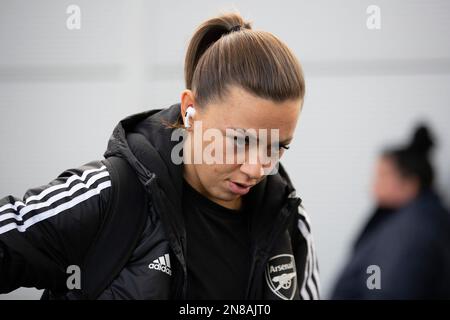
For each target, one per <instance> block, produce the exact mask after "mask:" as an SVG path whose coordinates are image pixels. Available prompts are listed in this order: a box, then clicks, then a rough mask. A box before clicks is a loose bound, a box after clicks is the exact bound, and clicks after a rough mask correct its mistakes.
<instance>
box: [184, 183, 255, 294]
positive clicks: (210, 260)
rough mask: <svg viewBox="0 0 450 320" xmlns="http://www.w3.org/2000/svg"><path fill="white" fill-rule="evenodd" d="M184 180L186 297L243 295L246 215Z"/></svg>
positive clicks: (246, 270)
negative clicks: (229, 207)
mask: <svg viewBox="0 0 450 320" xmlns="http://www.w3.org/2000/svg"><path fill="white" fill-rule="evenodd" d="M246 211H248V210H245V209H244V208H243V209H241V210H232V209H228V208H225V207H223V206H221V205H219V204H217V203H215V202H213V201H211V200H209V199H208V198H206V197H205V196H203V195H202V194H200V193H199V192H198V191H196V190H195V189H194V188H193V187H191V186H190V185H189V184H188V183H187V182H186V181H184V182H183V212H184V215H185V223H186V237H187V256H186V260H187V262H186V263H187V272H188V284H187V298H188V299H243V298H244V297H245V290H246V288H247V282H248V274H249V265H250V249H249V248H250V244H249V243H250V241H249V231H248V230H249V228H248V217H247V214H246Z"/></svg>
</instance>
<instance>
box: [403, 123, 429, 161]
mask: <svg viewBox="0 0 450 320" xmlns="http://www.w3.org/2000/svg"><path fill="white" fill-rule="evenodd" d="M434 144H435V143H434V139H433V136H432V134H431V133H430V130H429V129H428V128H427V126H425V125H423V124H421V125H419V126H418V127H417V128H416V130H415V132H414V135H413V138H412V141H411V144H410V145H409V148H408V149H409V150H410V151H412V152H415V153H419V154H422V155H428V154H429V152H430V151H431V149H432V148H433V146H434Z"/></svg>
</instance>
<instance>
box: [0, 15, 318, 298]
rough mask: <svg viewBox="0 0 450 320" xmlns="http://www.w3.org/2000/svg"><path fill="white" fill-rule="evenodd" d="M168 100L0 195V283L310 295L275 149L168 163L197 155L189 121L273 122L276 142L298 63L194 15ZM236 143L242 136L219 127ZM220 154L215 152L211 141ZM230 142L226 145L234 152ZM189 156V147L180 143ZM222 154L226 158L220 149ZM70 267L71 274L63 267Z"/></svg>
mask: <svg viewBox="0 0 450 320" xmlns="http://www.w3.org/2000/svg"><path fill="white" fill-rule="evenodd" d="M185 81H186V89H185V90H183V92H182V93H181V101H180V103H177V104H174V105H172V106H170V107H168V108H166V109H162V110H150V111H146V112H142V113H139V114H135V115H131V116H129V117H127V118H125V119H124V120H122V121H120V123H119V124H118V125H117V127H116V128H115V129H114V131H113V134H112V136H111V138H110V140H109V143H108V148H107V151H106V152H105V154H104V156H105V159H102V160H96V161H92V162H90V163H87V164H85V165H83V166H81V167H79V168H75V169H69V170H66V171H64V172H63V173H61V174H60V175H59V176H58V177H57V178H56V179H55V180H53V181H51V182H50V183H48V184H46V185H43V186H40V187H36V188H31V189H29V190H28V191H27V192H26V193H25V196H24V197H23V198H22V199H21V198H17V197H14V196H7V197H4V198H2V199H0V292H2V293H6V292H10V291H12V290H14V289H16V288H19V287H22V286H23V287H36V288H39V289H42V288H43V289H46V290H45V293H44V295H43V298H44V299H283V300H289V299H317V298H319V288H318V272H317V261H316V256H315V252H314V247H313V244H312V242H311V229H310V225H309V221H308V218H307V215H306V212H305V210H304V207H303V203H302V200H301V199H300V198H299V197H298V196H297V195H296V192H295V189H294V187H293V186H292V183H291V182H290V179H289V176H288V175H287V173H286V171H285V170H284V168H283V167H282V166H281V165H280V166H279V169H278V171H277V172H276V173H274V174H270V175H269V174H268V173H271V172H272V171H271V170H269V169H271V168H275V165H277V164H278V159H276V161H272V162H268V163H267V162H264V163H262V162H261V161H260V160H258V159H257V160H258V161H256V162H254V163H251V162H249V161H247V160H246V161H244V162H242V163H231V164H230V163H226V164H225V163H204V162H200V163H195V162H194V163H191V162H189V163H187V162H185V159H184V156H185V154H184V153H183V159H182V160H183V161H181V162H180V163H177V161H174V158H173V151H174V150H175V148H176V147H177V146H178V144H177V141H173V140H172V137H173V136H172V134H173V133H174V132H175V130H180V129H181V130H182V132H183V134H184V135H185V136H186V140H185V141H184V145H183V149H182V151H183V152H190V151H192V150H193V149H195V148H200V151H204V150H205V149H206V148H207V147H210V145H208V146H205V145H204V144H203V142H204V141H197V140H195V134H196V133H197V130H200V129H198V127H197V126H196V123H201V124H202V125H203V128H204V129H205V130H206V129H218V130H220V132H223V131H225V129H231V130H237V129H238V128H239V129H242V128H243V129H244V130H248V129H277V130H278V132H279V137H278V140H277V141H275V142H274V144H269V145H268V146H267V148H269V149H270V150H271V152H273V153H274V154H278V155H279V157H281V155H282V154H283V152H284V151H285V150H287V149H288V148H289V144H290V143H291V141H292V138H293V135H294V130H295V128H296V125H297V121H298V117H299V114H300V112H301V109H302V106H303V98H304V93H305V83H304V78H303V72H302V69H301V66H300V64H299V62H298V60H297V58H296V57H295V56H294V54H293V53H292V52H291V50H290V49H289V48H288V47H287V46H286V44H284V43H283V42H282V41H281V40H279V39H278V38H277V37H275V36H274V35H272V34H271V33H268V32H265V31H258V30H253V29H252V27H251V24H250V23H249V22H246V21H244V20H243V19H242V17H241V16H240V15H239V14H237V13H230V14H224V15H222V16H218V17H215V18H212V19H209V20H207V21H205V22H204V23H203V24H201V25H200V26H199V27H198V29H197V30H196V31H195V33H194V35H193V37H192V39H191V41H190V43H189V46H188V49H187V54H186V59H185ZM224 139H225V140H226V141H231V145H232V150H233V151H234V150H238V147H243V150H244V153H248V152H249V148H250V141H249V140H250V139H249V138H248V137H244V138H243V137H238V136H230V137H228V136H226V137H224ZM212 151H213V152H211V153H214V154H215V155H220V154H222V152H223V151H224V150H222V149H221V148H219V147H216V148H213V150H212ZM237 152H238V151H236V153H237ZM194 154H195V153H194ZM233 158H234V157H233ZM77 275H80V276H81V280H80V279H78V278H77V277H76V276H77Z"/></svg>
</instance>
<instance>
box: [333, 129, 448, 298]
mask: <svg viewBox="0 0 450 320" xmlns="http://www.w3.org/2000/svg"><path fill="white" fill-rule="evenodd" d="M433 145H434V141H433V138H432V136H431V134H430V132H429V130H428V129H427V127H426V126H423V125H421V126H419V127H418V128H417V129H416V131H415V133H414V136H413V138H412V141H411V142H410V143H409V144H408V145H406V146H404V147H401V148H394V149H388V150H386V151H385V152H383V154H382V155H381V157H380V158H379V160H378V163H377V167H376V173H375V179H374V182H373V197H374V199H375V202H376V209H375V210H374V213H373V215H372V216H371V218H370V219H369V221H368V223H367V224H366V226H365V227H364V228H363V231H362V232H361V234H360V235H359V237H358V238H357V241H356V243H355V245H354V248H353V253H352V254H351V257H350V259H349V261H348V263H347V265H346V266H345V268H344V269H343V272H342V274H341V276H340V278H339V279H338V281H337V284H336V286H335V288H334V292H333V293H332V298H333V299H449V298H450V215H449V213H448V211H447V209H446V208H444V206H443V204H442V202H441V199H440V197H439V195H438V194H437V192H436V191H435V188H434V187H433V176H434V172H433V167H432V165H431V161H430V152H431V149H432V148H433ZM376 272H378V273H379V274H378V275H375V273H376ZM374 276H379V279H378V280H375V278H373V277H374ZM370 277H372V278H371V279H369V278H370ZM372 280H373V281H372ZM376 281H378V284H377V283H376Z"/></svg>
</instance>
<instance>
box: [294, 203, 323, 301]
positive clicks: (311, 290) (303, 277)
mask: <svg viewBox="0 0 450 320" xmlns="http://www.w3.org/2000/svg"><path fill="white" fill-rule="evenodd" d="M296 223H297V226H296V234H297V237H295V238H296V239H295V240H294V241H295V242H296V245H295V246H294V254H295V256H296V259H301V260H302V261H304V262H303V263H301V264H300V263H298V264H299V266H297V272H298V273H301V274H299V279H300V283H299V294H300V298H301V299H302V300H318V299H320V292H319V290H320V282H319V267H318V260H317V255H316V250H315V246H314V242H313V237H312V233H311V224H310V220H309V217H308V214H307V213H306V210H305V208H304V207H303V204H302V203H301V204H299V206H298V215H297V219H296Z"/></svg>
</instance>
